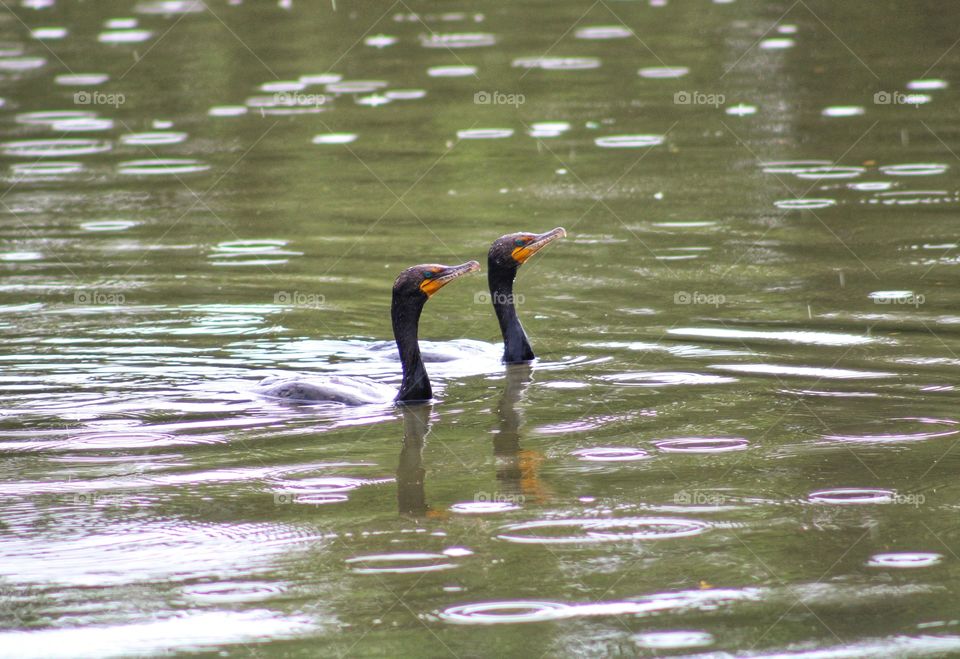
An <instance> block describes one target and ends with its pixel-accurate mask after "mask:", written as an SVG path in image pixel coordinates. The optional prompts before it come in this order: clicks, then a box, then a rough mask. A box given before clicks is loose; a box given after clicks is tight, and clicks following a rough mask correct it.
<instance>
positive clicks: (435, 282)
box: [420, 261, 480, 297]
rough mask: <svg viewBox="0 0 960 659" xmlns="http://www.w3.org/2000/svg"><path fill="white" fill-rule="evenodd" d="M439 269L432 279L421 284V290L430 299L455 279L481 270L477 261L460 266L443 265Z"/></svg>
mask: <svg viewBox="0 0 960 659" xmlns="http://www.w3.org/2000/svg"><path fill="white" fill-rule="evenodd" d="M437 267H438V268H439V270H435V271H434V274H433V276H432V277H431V278H430V279H424V280H423V281H422V282H420V290H421V291H423V292H424V293H426V294H427V297H430V296H431V295H433V294H434V293H436V292H437V291H439V290H440V289H441V288H443V287H444V286H446V285H447V284H449V283H450V282H452V281H453V280H454V279H456V278H458V277H462V276H463V275H466V274H469V273H471V272H477V271H479V270H480V264H479V263H477V262H476V261H467V262H466V263H462V264H460V265H441V266H437Z"/></svg>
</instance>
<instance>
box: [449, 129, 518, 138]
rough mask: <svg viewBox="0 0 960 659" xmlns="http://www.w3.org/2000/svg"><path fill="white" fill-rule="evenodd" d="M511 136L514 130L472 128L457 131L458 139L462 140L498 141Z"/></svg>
mask: <svg viewBox="0 0 960 659" xmlns="http://www.w3.org/2000/svg"><path fill="white" fill-rule="evenodd" d="M511 136H513V129H512V128H470V129H467V130H458V131H457V138H458V139H461V140H497V139H503V138H505V137H511Z"/></svg>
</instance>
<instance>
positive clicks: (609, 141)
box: [594, 135, 664, 149]
mask: <svg viewBox="0 0 960 659" xmlns="http://www.w3.org/2000/svg"><path fill="white" fill-rule="evenodd" d="M663 140H664V136H663V135H610V136H608V137H598V138H597V139H595V140H594V144H596V145H597V146H601V147H604V148H606V149H638V148H642V147H648V146H659V145H660V144H663Z"/></svg>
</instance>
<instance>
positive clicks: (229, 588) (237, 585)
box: [183, 581, 284, 603]
mask: <svg viewBox="0 0 960 659" xmlns="http://www.w3.org/2000/svg"><path fill="white" fill-rule="evenodd" d="M283 591H284V588H283V587H282V586H281V585H279V584H269V583H256V582H236V581H234V582H230V581H227V582H221V583H202V584H195V585H192V586H186V587H185V588H184V589H183V594H184V595H186V596H188V597H190V598H192V599H197V600H203V601H205V602H216V603H233V602H250V601H255V600H263V599H269V598H271V597H274V596H276V595H279V594H280V593H282V592H283Z"/></svg>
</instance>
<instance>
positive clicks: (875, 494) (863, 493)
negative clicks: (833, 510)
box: [807, 487, 896, 505]
mask: <svg viewBox="0 0 960 659" xmlns="http://www.w3.org/2000/svg"><path fill="white" fill-rule="evenodd" d="M895 495H896V493H895V492H894V491H893V490H876V489H870V488H855V487H846V488H838V489H835V490H820V491H818V492H811V493H810V494H809V495H807V499H808V500H809V501H810V502H811V503H829V504H836V505H849V504H864V503H892V502H893V498H894V496H895Z"/></svg>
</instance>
